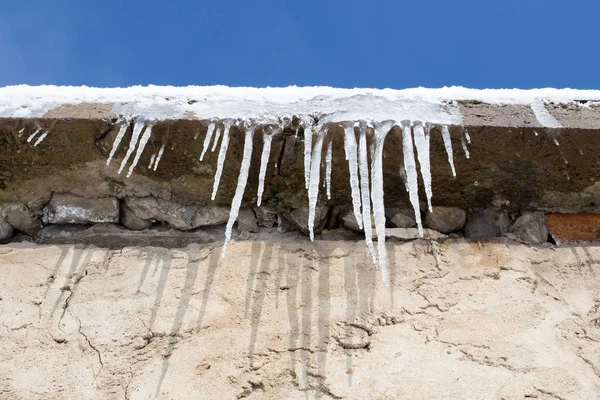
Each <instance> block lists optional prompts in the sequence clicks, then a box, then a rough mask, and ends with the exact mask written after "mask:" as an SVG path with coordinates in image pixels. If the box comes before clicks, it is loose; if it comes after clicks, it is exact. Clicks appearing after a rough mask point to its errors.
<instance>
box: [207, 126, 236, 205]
mask: <svg viewBox="0 0 600 400" xmlns="http://www.w3.org/2000/svg"><path fill="white" fill-rule="evenodd" d="M231 124H232V121H231V120H226V121H225V129H224V131H223V140H221V149H220V150H219V158H218V159H217V172H216V173H215V183H214V185H213V192H212V196H211V200H214V199H215V197H216V196H217V191H218V190H219V182H221V174H222V173H223V166H224V165H225V157H226V156H227V148H228V147H229V130H230V129H231ZM218 134H219V131H217V135H218ZM217 139H218V138H217ZM217 139H215V141H216V140H217Z"/></svg>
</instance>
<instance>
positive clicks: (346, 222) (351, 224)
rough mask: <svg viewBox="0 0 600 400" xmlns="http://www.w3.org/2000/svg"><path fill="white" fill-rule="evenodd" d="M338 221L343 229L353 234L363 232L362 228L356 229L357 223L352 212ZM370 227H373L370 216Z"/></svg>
mask: <svg viewBox="0 0 600 400" xmlns="http://www.w3.org/2000/svg"><path fill="white" fill-rule="evenodd" d="M340 221H341V223H342V225H343V226H344V227H345V228H348V229H351V230H353V231H355V232H364V231H363V229H362V228H359V227H358V222H356V217H355V216H354V212H348V213H346V214H344V215H343V216H342V217H341V218H340ZM371 226H375V219H374V218H373V216H372V215H371Z"/></svg>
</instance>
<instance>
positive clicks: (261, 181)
mask: <svg viewBox="0 0 600 400" xmlns="http://www.w3.org/2000/svg"><path fill="white" fill-rule="evenodd" d="M281 131H283V127H280V128H278V129H276V130H275V131H272V132H263V149H262V154H261V156H260V171H259V173H258V192H257V198H258V200H257V201H256V205H257V206H259V207H260V205H261V204H262V195H263V192H264V190H265V176H266V175H267V166H268V164H269V158H270V157H271V143H272V141H273V136H275V135H277V134H278V133H280V132H281Z"/></svg>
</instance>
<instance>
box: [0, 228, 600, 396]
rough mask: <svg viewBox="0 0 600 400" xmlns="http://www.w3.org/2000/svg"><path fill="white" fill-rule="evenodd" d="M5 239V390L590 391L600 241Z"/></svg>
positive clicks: (0, 379) (0, 250)
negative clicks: (371, 248) (133, 244)
mask: <svg viewBox="0 0 600 400" xmlns="http://www.w3.org/2000/svg"><path fill="white" fill-rule="evenodd" d="M387 247H388V256H389V267H390V272H391V285H390V287H388V288H386V287H384V286H383V285H382V284H381V279H380V274H379V270H378V267H377V266H375V265H373V264H371V262H370V257H369V256H368V254H367V252H366V250H365V249H364V246H363V245H362V244H361V243H354V242H329V241H318V242H315V243H314V244H309V243H300V242H298V241H289V242H261V241H254V242H237V243H233V244H232V245H230V248H229V252H228V254H227V257H226V258H225V259H221V258H220V246H217V248H216V249H213V248H212V246H204V247H201V246H190V247H187V248H185V249H181V250H166V249H159V248H151V247H147V248H124V249H122V250H112V251H109V250H105V249H101V248H96V247H80V246H32V245H28V244H15V245H9V246H0V257H1V260H2V267H1V268H0V354H1V355H2V356H1V357H0V398H2V399H24V398H26V399H44V400H47V399H81V398H86V399H122V398H126V399H148V398H152V397H153V396H156V398H160V399H182V400H183V399H198V398H236V397H238V398H243V397H246V398H256V399H259V398H260V399H265V398H266V399H280V398H297V399H305V398H307V397H308V398H313V397H320V398H347V399H365V398H390V399H392V398H411V399H446V398H461V399H500V398H505V399H516V398H524V397H527V398H536V399H546V400H549V399H595V398H598V397H599V393H600V346H598V342H599V341H600V323H599V321H600V297H599V293H600V283H599V281H598V279H597V278H598V276H599V275H600V262H599V261H598V260H599V259H600V249H598V248H597V247H591V246H585V247H572V248H531V247H525V246H523V245H518V244H515V243H514V242H510V241H505V240H502V241H498V242H496V243H486V244H482V245H478V244H476V243H471V242H467V241H464V240H459V241H454V242H452V241H447V242H444V243H436V242H427V241H416V242H410V243H405V244H398V243H389V244H388V246H387Z"/></svg>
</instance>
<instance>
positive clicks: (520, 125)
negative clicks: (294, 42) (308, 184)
mask: <svg viewBox="0 0 600 400" xmlns="http://www.w3.org/2000/svg"><path fill="white" fill-rule="evenodd" d="M92 106H94V105H85V104H84V105H79V106H64V107H59V108H58V109H56V110H53V111H52V112H50V113H48V114H47V115H46V116H45V117H44V118H41V119H14V118H12V119H11V118H4V119H0V202H1V204H2V205H1V206H0V208H1V210H2V212H1V213H0V232H4V233H3V234H2V233H0V237H4V238H7V237H8V236H9V235H10V234H14V233H26V234H28V235H30V236H33V237H39V236H40V235H38V233H39V230H40V229H41V228H42V227H43V226H47V225H49V224H57V223H61V224H62V223H66V222H69V221H66V220H64V219H60V218H52V217H51V216H50V215H46V214H45V212H46V213H47V212H49V210H50V211H51V208H52V207H53V205H52V202H55V201H56V197H57V196H62V195H73V196H78V197H80V198H83V199H87V200H89V201H90V204H92V203H94V201H95V200H98V201H100V202H102V201H105V200H102V199H110V200H106V201H113V202H115V201H116V202H117V203H118V210H116V214H114V215H112V217H111V218H112V220H110V221H108V220H106V221H105V220H102V221H100V220H99V219H98V216H95V217H94V218H87V219H86V218H85V216H80V217H79V218H78V219H77V221H71V222H70V223H72V222H78V223H84V224H92V223H98V222H111V223H119V224H120V226H122V227H127V228H130V229H141V228H150V227H151V226H152V224H153V223H155V222H159V223H162V224H164V225H165V226H168V227H169V228H174V229H179V230H183V231H189V230H193V229H203V227H206V226H214V225H215V224H217V225H218V224H222V223H223V222H224V220H223V216H224V214H223V213H224V212H226V208H228V207H229V206H230V204H231V200H232V198H233V194H234V192H235V188H236V186H237V177H238V173H239V170H240V163H241V158H242V149H243V136H244V135H243V131H242V130H241V128H239V127H237V126H234V127H233V128H232V131H231V141H230V146H229V150H228V153H227V158H226V162H225V167H224V169H223V174H222V178H221V183H220V186H219V190H218V193H217V196H216V199H215V200H214V201H211V199H210V196H211V193H212V186H213V181H214V175H215V170H216V164H217V153H218V149H217V151H215V152H212V151H210V150H209V151H208V152H207V154H206V157H205V159H204V160H203V161H200V160H199V155H200V153H201V152H202V145H203V141H204V136H205V134H206V129H207V125H208V122H207V121H198V120H173V121H163V122H159V123H157V124H156V125H155V126H154V127H153V133H152V136H151V137H150V138H149V142H148V145H147V146H146V149H145V151H144V153H143V154H142V155H141V158H140V161H139V164H138V165H137V167H136V169H135V170H134V171H133V175H132V176H131V177H129V178H126V177H125V175H126V172H127V170H128V168H125V172H123V173H122V174H118V170H119V166H120V164H121V161H122V159H123V157H124V155H125V153H126V152H127V150H128V144H129V140H130V136H131V132H132V127H129V129H128V130H127V132H126V134H125V137H124V138H123V141H122V144H121V146H120V148H119V149H118V151H117V152H116V155H115V157H114V159H113V160H112V162H111V164H110V165H108V166H107V165H106V160H107V158H108V155H109V153H110V151H111V149H112V147H113V143H114V141H115V138H116V136H117V133H118V131H119V128H120V124H117V123H116V122H117V117H116V116H111V115H109V114H107V111H106V110H109V108H108V106H106V107H104V108H103V107H100V106H102V105H98V107H95V106H94V107H92ZM460 106H461V110H462V113H463V115H464V120H465V123H466V124H467V125H465V126H452V127H450V134H451V139H452V147H453V151H454V164H455V167H456V173H457V175H456V177H455V178H454V177H453V176H452V174H451V169H450V166H449V163H448V156H447V153H446V150H445V147H444V144H443V141H442V136H441V132H440V126H434V127H433V129H432V132H431V145H430V147H431V153H430V158H431V172H432V187H433V204H434V206H436V207H450V208H457V209H461V210H463V211H464V212H465V213H466V217H467V220H473V219H481V218H478V216H479V215H480V214H481V212H482V211H483V210H492V211H493V212H500V213H502V214H503V215H504V216H503V217H502V218H504V219H506V221H508V222H506V223H507V224H508V225H507V226H508V227H503V228H501V230H500V234H502V235H504V234H505V233H507V232H510V230H511V229H512V228H511V226H512V225H513V224H514V223H515V222H516V221H517V219H518V218H519V217H520V216H521V215H526V214H528V213H531V212H543V213H548V212H550V213H557V212H558V213H583V212H587V213H593V214H595V213H598V212H599V211H600V183H597V182H596V180H597V179H598V178H600V163H599V162H598V161H597V157H596V155H597V154H600V141H598V140H597V135H598V132H599V130H598V129H599V127H598V126H597V125H598V123H597V122H596V121H598V120H599V119H597V114H598V111H597V109H596V108H594V107H592V108H582V107H567V106H552V105H549V106H548V110H549V112H551V113H552V114H553V115H554V116H555V117H556V118H557V119H558V120H560V122H561V124H562V125H563V126H564V128H559V129H549V128H543V127H540V126H539V124H538V123H537V121H536V120H535V116H533V114H532V111H531V109H530V108H529V107H520V106H516V105H511V106H499V105H489V104H481V103H475V102H462V103H461V104H460ZM83 108H85V110H84V111H85V112H86V113H87V114H86V115H87V117H86V116H85V115H84V114H85V113H84V112H83V111H82V110H83ZM103 110H104V111H103ZM82 113H83V114H82ZM40 127H43V129H45V130H47V132H48V135H47V137H45V138H44V140H43V141H42V142H40V143H38V144H37V145H36V142H37V140H31V141H29V142H28V141H27V139H28V137H29V136H30V135H31V134H32V133H34V132H35V131H36V130H37V129H38V128H40ZM261 133H262V131H261V128H259V129H258V130H257V134H256V135H255V136H254V143H253V144H254V151H253V155H252V160H251V164H250V175H249V181H248V185H247V187H246V191H245V195H244V198H243V203H242V207H243V209H244V210H246V211H245V212H250V213H252V212H254V213H255V214H257V215H258V217H259V218H258V220H260V219H261V218H262V216H264V215H270V216H271V217H270V218H273V219H274V220H275V221H276V225H277V226H280V229H281V230H290V229H297V230H299V231H302V232H306V231H307V230H306V222H305V220H306V219H307V211H306V210H307V206H308V200H307V192H306V189H305V184H304V143H303V141H304V130H303V129H302V128H299V129H298V121H297V120H295V119H294V120H291V121H290V122H289V124H288V125H287V127H286V129H285V130H284V131H283V132H282V133H280V134H278V135H276V136H275V137H274V139H273V145H272V150H271V153H270V158H269V163H268V168H267V173H266V179H265V191H264V195H263V204H264V207H262V209H261V210H257V209H256V200H257V194H256V193H257V187H258V170H259V166H260V153H261V150H262V146H263V141H262V134H261ZM371 133H372V132H371V131H369V141H370V140H371ZM325 140H326V143H325V146H327V143H328V142H329V141H332V143H333V149H334V150H333V172H332V192H331V199H327V198H326V196H325V190H321V191H320V194H319V202H318V204H319V207H320V209H319V214H320V216H321V218H320V223H318V224H317V225H318V230H320V229H322V228H326V229H333V228H337V227H339V226H340V225H343V226H345V227H347V228H349V229H352V226H351V225H352V224H351V223H350V224H349V222H350V221H349V220H348V219H347V218H346V219H344V217H345V216H346V215H347V213H348V212H349V211H350V210H351V202H352V200H351V196H350V185H349V173H348V164H347V162H346V160H345V154H344V149H343V147H344V138H343V130H342V128H341V127H340V126H337V125H331V126H330V127H329V134H328V135H327V136H326V139H325ZM401 142H402V138H401V130H400V128H398V127H395V128H394V129H393V130H392V131H391V132H390V133H389V134H388V136H387V139H386V142H385V145H384V152H383V170H384V192H385V197H384V199H385V206H386V209H387V210H388V211H387V215H388V226H389V227H401V228H407V227H410V226H407V223H406V222H396V223H394V222H393V219H394V217H396V216H397V215H408V216H409V217H410V215H409V213H406V212H405V210H407V209H410V208H411V205H410V203H409V199H408V194H407V193H406V190H405V184H404V181H403V178H402V174H401V168H402V167H403V156H402V151H401V149H402V143H401ZM163 145H164V148H165V151H164V154H163V156H162V158H161V161H160V165H159V166H158V167H157V170H156V171H154V170H153V169H149V168H148V167H147V166H148V165H149V164H150V161H151V158H152V157H153V156H154V157H156V155H157V153H158V151H159V149H160V148H161V147H162V146H163ZM325 148H326V147H325ZM466 152H468V158H467V153H466ZM127 167H128V166H127ZM321 176H322V177H324V160H323V171H322V174H321ZM323 179H324V178H323ZM323 179H322V180H323ZM419 180H420V178H419ZM419 187H420V191H421V193H420V199H421V210H422V214H423V215H422V217H423V219H426V218H428V216H427V215H426V214H427V213H426V212H425V210H426V207H425V202H424V199H425V193H424V192H423V185H422V182H421V181H420V183H419ZM67 198H70V199H71V200H72V202H73V203H72V204H71V205H70V206H72V207H76V203H77V202H79V201H84V200H76V199H77V197H67ZM140 201H141V202H145V203H146V205H145V207H150V208H152V210H151V211H148V210H146V211H142V210H141V208H140V207H137V208H136V207H133V208H132V204H135V203H136V202H140ZM149 203H152V206H149V205H148V204H149ZM94 207H95V206H94ZM223 207H224V208H223ZM92 208H93V207H92ZM398 210H400V211H402V212H398ZM113 211H115V210H113ZM215 213H216V214H215ZM219 213H220V214H219ZM204 214H208V215H217V214H219V215H221V218H215V219H210V218H209V219H208V220H207V219H205V220H204V221H200V222H199V221H196V220H195V219H198V218H200V219H202V218H205V217H203V215H204ZM246 215H249V214H246ZM398 218H399V217H398ZM398 218H396V219H398ZM413 219H414V216H413ZM11 221H12V222H11ZM277 221H278V222H277ZM430 222H431V221H430ZM506 223H505V224H506ZM259 225H260V224H259ZM268 225H269V224H268ZM463 225H464V224H463ZM270 226H273V225H272V224H270ZM428 226H429V227H433V228H435V223H433V225H432V223H428ZM242 230H244V229H242ZM246 230H247V229H246ZM442 231H444V233H451V232H457V233H458V234H461V235H464V234H466V235H467V236H469V237H473V238H479V237H481V235H480V234H475V235H473V236H471V235H469V232H471V230H468V229H467V230H465V229H464V228H463V226H457V227H455V228H453V229H450V230H448V229H446V230H444V229H442ZM495 231H496V230H495ZM42 236H43V235H42ZM484 236H489V235H484ZM494 236H497V234H496V233H495V234H494ZM565 238H566V239H568V238H567V237H565Z"/></svg>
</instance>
